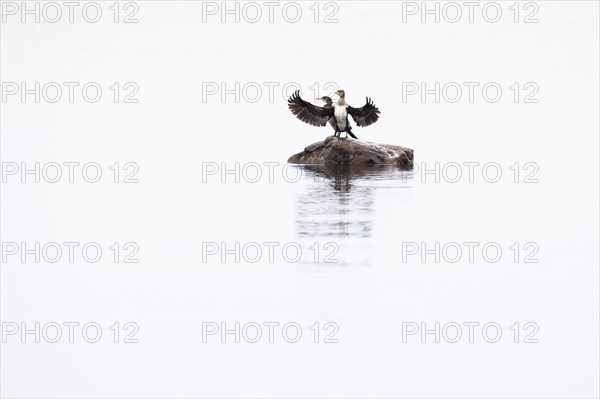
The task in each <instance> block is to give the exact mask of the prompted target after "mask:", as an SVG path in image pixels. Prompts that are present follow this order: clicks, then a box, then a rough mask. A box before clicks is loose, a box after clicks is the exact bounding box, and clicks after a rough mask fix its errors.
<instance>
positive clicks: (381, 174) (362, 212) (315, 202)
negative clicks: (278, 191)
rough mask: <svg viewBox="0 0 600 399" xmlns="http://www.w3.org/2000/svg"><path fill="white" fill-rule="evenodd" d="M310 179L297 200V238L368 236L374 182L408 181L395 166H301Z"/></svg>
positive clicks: (401, 169)
mask: <svg viewBox="0 0 600 399" xmlns="http://www.w3.org/2000/svg"><path fill="white" fill-rule="evenodd" d="M301 168H303V170H304V175H305V178H306V179H308V180H310V183H309V184H307V185H306V186H305V187H306V190H305V191H304V192H303V193H301V194H300V195H299V197H298V202H297V207H296V209H297V214H298V217H297V219H296V226H297V234H298V237H299V238H308V237H339V238H342V237H362V238H365V237H371V233H372V229H373V201H374V190H376V189H377V184H375V183H376V182H377V180H390V179H392V180H395V179H404V178H406V179H410V178H411V176H412V175H411V174H410V173H408V171H407V168H400V167H398V166H383V165H382V166H372V167H369V168H364V167H360V168H358V167H352V166H350V165H305V166H303V167H301Z"/></svg>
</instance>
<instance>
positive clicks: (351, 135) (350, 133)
mask: <svg viewBox="0 0 600 399" xmlns="http://www.w3.org/2000/svg"><path fill="white" fill-rule="evenodd" d="M348 135H350V137H352V138H353V139H356V140H358V137H356V136H355V135H354V133H352V132H348Z"/></svg>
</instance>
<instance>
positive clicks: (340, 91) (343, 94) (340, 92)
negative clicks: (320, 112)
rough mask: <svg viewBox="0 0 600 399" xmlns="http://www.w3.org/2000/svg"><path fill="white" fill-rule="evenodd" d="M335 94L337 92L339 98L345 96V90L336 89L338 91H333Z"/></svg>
mask: <svg viewBox="0 0 600 399" xmlns="http://www.w3.org/2000/svg"><path fill="white" fill-rule="evenodd" d="M335 94H337V95H338V96H340V98H344V97H346V92H345V91H344V90H338V91H336V92H335Z"/></svg>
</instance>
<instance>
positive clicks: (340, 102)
mask: <svg viewBox="0 0 600 399" xmlns="http://www.w3.org/2000/svg"><path fill="white" fill-rule="evenodd" d="M337 104H338V105H341V106H344V105H346V100H344V97H340V99H339V100H338V102H337Z"/></svg>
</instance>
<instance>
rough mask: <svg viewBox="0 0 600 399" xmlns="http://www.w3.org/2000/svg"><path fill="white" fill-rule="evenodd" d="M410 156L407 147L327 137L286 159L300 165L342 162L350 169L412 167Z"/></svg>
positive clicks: (341, 163)
mask: <svg viewBox="0 0 600 399" xmlns="http://www.w3.org/2000/svg"><path fill="white" fill-rule="evenodd" d="M413 159H414V157H413V150H412V149H410V148H406V147H402V146H399V145H390V144H377V143H371V142H368V141H362V140H355V139H351V138H348V139H340V138H337V137H334V136H329V137H327V138H326V139H325V140H323V141H318V142H316V143H313V144H311V145H309V146H307V147H306V148H305V149H304V151H302V152H299V153H298V154H295V155H292V156H291V157H290V158H289V159H288V162H289V163H293V164H302V165H346V166H350V167H352V169H360V168H372V167H376V166H382V165H390V166H394V165H395V166H398V167H401V168H403V169H412V165H413Z"/></svg>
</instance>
